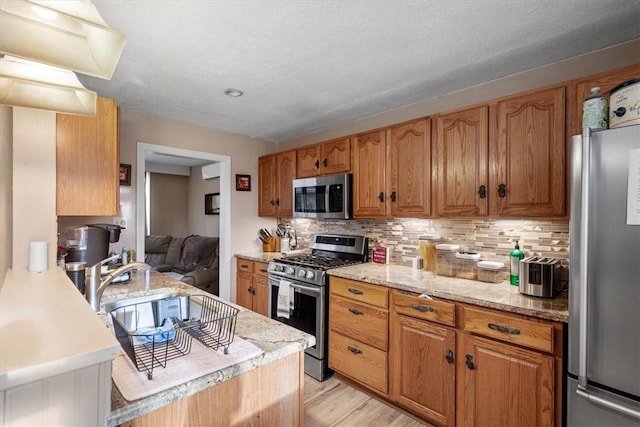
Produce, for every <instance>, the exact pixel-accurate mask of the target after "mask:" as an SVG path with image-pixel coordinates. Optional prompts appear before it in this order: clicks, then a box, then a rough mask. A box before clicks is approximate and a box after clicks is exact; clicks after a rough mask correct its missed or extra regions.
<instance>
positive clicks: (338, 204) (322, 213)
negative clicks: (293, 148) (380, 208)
mask: <svg viewBox="0 0 640 427" xmlns="http://www.w3.org/2000/svg"><path fill="white" fill-rule="evenodd" d="M293 217H294V218H321V219H327V218H332V219H349V218H351V174H350V173H348V174H340V175H327V176H318V177H313V178H302V179H294V180H293Z"/></svg>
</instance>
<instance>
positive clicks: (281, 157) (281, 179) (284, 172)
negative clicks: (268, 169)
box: [276, 150, 296, 216]
mask: <svg viewBox="0 0 640 427" xmlns="http://www.w3.org/2000/svg"><path fill="white" fill-rule="evenodd" d="M276 163H277V173H278V175H277V180H278V195H277V198H276V210H277V213H278V216H291V215H292V214H293V180H294V179H295V177H296V152H295V151H294V150H291V151H285V152H283V153H278V155H277V161H276Z"/></svg>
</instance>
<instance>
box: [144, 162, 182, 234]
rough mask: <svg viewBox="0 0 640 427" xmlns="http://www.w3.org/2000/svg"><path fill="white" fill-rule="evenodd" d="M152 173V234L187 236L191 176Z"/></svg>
mask: <svg viewBox="0 0 640 427" xmlns="http://www.w3.org/2000/svg"><path fill="white" fill-rule="evenodd" d="M150 175H151V176H150V188H149V189H150V193H151V200H150V206H151V209H150V212H151V214H150V218H149V219H150V221H151V227H150V230H151V233H150V234H156V235H168V236H175V237H184V236H186V235H187V234H188V233H187V230H188V227H187V221H188V210H189V177H187V176H180V175H168V174H163V173H152V174H150Z"/></svg>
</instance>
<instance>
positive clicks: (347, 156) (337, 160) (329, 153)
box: [321, 137, 351, 175]
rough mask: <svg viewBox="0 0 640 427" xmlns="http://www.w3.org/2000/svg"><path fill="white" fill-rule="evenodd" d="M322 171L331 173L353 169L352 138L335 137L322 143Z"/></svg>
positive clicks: (325, 173)
mask: <svg viewBox="0 0 640 427" xmlns="http://www.w3.org/2000/svg"><path fill="white" fill-rule="evenodd" d="M321 167H322V173H323V174H324V175H331V174H335V173H345V172H349V171H350V170H351V138H349V137H347V138H340V139H334V140H333V141H327V142H324V143H322V161H321Z"/></svg>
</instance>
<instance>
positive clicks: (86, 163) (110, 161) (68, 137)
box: [56, 98, 120, 216]
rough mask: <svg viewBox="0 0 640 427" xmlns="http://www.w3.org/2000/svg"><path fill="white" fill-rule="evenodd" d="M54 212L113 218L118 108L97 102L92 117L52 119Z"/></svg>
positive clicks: (117, 185)
mask: <svg viewBox="0 0 640 427" xmlns="http://www.w3.org/2000/svg"><path fill="white" fill-rule="evenodd" d="M56 122H57V123H56V129H57V130H56V176H57V179H56V212H57V214H58V215H78V216H80V215H82V216H84V215H86V216H90V215H101V216H106V215H116V214H117V213H118V209H119V202H120V200H119V193H120V192H119V188H120V176H119V166H120V165H119V153H118V106H117V104H116V102H115V101H114V100H112V99H106V98H98V100H97V112H96V115H95V116H75V115H68V114H58V115H57V118H56Z"/></svg>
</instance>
